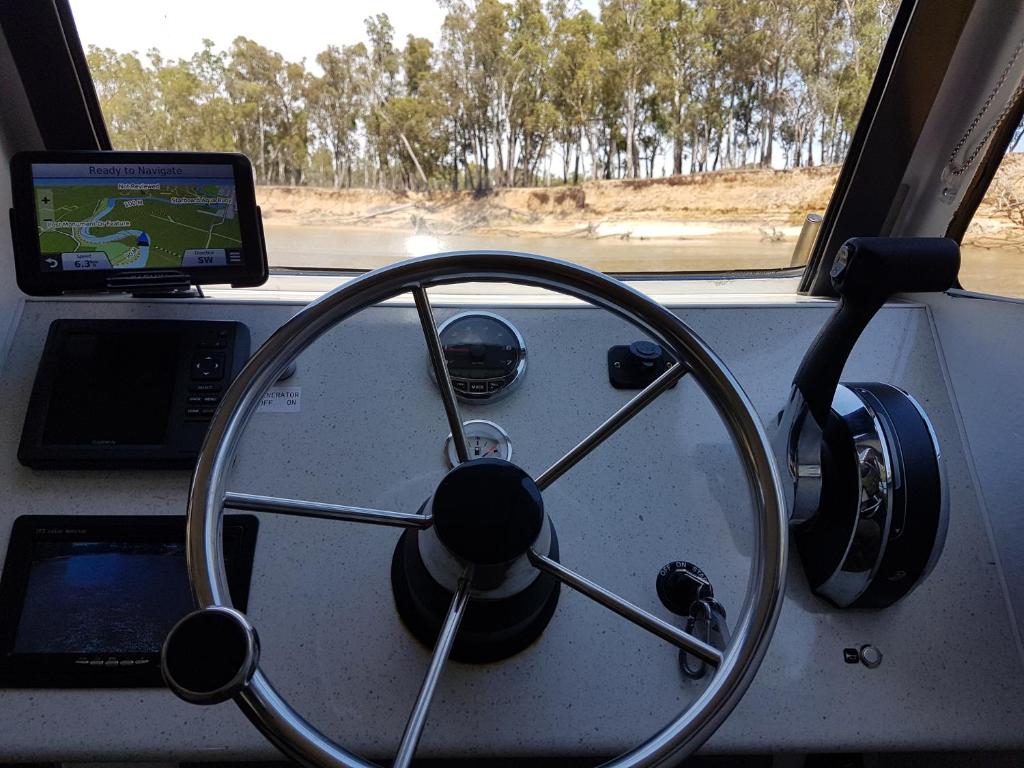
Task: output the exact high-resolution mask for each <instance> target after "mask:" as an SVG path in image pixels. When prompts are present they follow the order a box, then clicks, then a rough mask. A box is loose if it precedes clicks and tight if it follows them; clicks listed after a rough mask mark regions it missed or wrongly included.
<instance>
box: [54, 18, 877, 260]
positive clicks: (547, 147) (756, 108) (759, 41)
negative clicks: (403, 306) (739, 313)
mask: <svg viewBox="0 0 1024 768" xmlns="http://www.w3.org/2000/svg"><path fill="white" fill-rule="evenodd" d="M72 5H73V10H74V14H75V19H76V23H77V25H78V29H79V34H80V36H81V38H82V41H83V44H84V45H85V46H86V48H87V51H88V62H89V66H90V69H91V71H92V75H93V79H94V82H95V84H96V90H97V92H98V95H99V99H100V104H101V106H102V109H103V114H104V116H105V118H106V120H107V124H108V128H109V132H110V136H111V140H112V142H113V145H114V148H115V149H130V150H157V149H165V150H233V151H240V152H244V153H245V154H247V155H248V156H249V157H250V158H251V160H252V163H253V167H254V169H255V173H256V182H257V185H258V188H257V198H258V201H259V203H260V206H261V208H262V212H263V218H264V223H265V230H266V235H267V242H268V251H269V256H270V262H271V266H272V267H305V268H314V269H368V268H373V267H377V266H380V265H383V264H387V263H390V262H393V261H395V260H397V259H400V258H405V257H407V256H415V255H422V254H426V253H432V252H436V251H441V250H454V249H464V248H505V249H512V250H522V251H530V252H537V253H543V254H546V255H549V256H556V257H562V258H567V259H570V260H572V261H576V262H581V263H584V264H587V265H588V266H592V267H595V268H597V269H600V270H603V271H607V272H618V273H640V272H677V271H709V270H716V271H717V270H736V269H773V268H782V267H788V266H790V264H791V259H792V255H793V246H794V243H795V242H796V239H797V235H798V234H799V231H800V227H801V224H802V222H803V221H804V219H805V218H806V216H807V214H809V213H818V214H820V213H822V212H823V211H824V209H825V206H826V205H827V203H828V199H829V196H830V194H831V191H832V188H833V186H834V184H835V181H836V177H837V174H838V165H839V164H840V163H841V162H842V160H843V158H844V156H845V153H846V149H847V146H848V144H849V141H850V137H851V135H852V134H853V131H854V128H855V125H856V122H857V119H858V118H859V116H860V111H861V109H862V107H863V104H864V100H865V97H866V94H867V90H868V87H869V85H870V83H871V79H872V77H873V75H874V71H875V67H876V65H877V62H878V59H879V56H880V53H881V49H882V46H883V45H884V42H885V36H886V34H887V32H888V29H889V26H890V22H891V19H892V15H893V13H894V11H895V7H896V3H895V2H894V0H846V1H845V2H836V1H835V0H814V1H813V2H805V1H804V0H583V1H582V2H573V0H547V1H546V2H542V1H541V0H506V1H502V0H469V1H468V2H464V1H463V0H439V2H438V3H437V4H433V3H430V2H426V1H425V0H409V1H407V2H400V1H399V0H391V1H390V2H378V3H374V4H372V6H373V7H372V11H373V12H372V13H371V10H370V7H369V6H363V5H362V4H357V3H338V2H336V0H321V1H319V2H307V3H304V4H303V7H302V9H301V12H299V9H294V10H289V9H285V8H282V7H281V6H279V5H278V4H274V7H273V9H272V8H271V7H270V5H271V4H269V3H267V4H263V3H249V4H246V5H245V6H244V9H243V8H242V7H241V6H238V5H235V4H216V3H208V2H192V1H186V0H180V1H179V2H175V3H174V4H160V3H153V2H150V3H140V2H138V0H130V1H124V2H121V1H120V0H117V1H115V0H104V1H103V2H98V1H97V0H74V2H73V3H72Z"/></svg>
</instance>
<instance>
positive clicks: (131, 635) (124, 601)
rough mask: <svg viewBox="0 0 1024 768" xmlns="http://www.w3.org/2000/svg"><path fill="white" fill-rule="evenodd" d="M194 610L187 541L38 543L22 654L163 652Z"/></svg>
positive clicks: (21, 630) (20, 640) (18, 639)
mask: <svg viewBox="0 0 1024 768" xmlns="http://www.w3.org/2000/svg"><path fill="white" fill-rule="evenodd" d="M192 609H193V602H192V593H191V591H190V589H189V583H188V572H187V570H186V568H185V545H184V544H183V543H180V542H174V543H171V542H124V541H95V542H90V541H45V540H43V541H36V542H34V543H33V545H32V561H31V566H30V570H29V576H28V584H27V587H26V589H25V601H24V603H23V605H22V612H21V620H20V621H19V622H18V630H17V634H16V635H15V639H14V652H15V653H109V652H119V653H158V652H159V651H160V646H161V645H162V644H163V641H164V638H165V637H166V636H167V633H168V632H169V631H170V629H171V627H172V626H174V624H175V622H177V620H178V619H180V618H181V617H182V616H184V615H185V614H186V613H188V612H189V611H191V610H192Z"/></svg>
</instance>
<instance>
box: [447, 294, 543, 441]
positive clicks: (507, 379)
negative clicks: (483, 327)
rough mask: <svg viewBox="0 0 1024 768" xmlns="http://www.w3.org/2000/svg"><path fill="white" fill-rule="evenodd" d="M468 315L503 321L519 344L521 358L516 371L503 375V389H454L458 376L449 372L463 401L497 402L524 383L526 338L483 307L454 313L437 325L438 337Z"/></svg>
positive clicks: (453, 384) (490, 380) (503, 322)
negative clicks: (492, 390) (482, 308)
mask: <svg viewBox="0 0 1024 768" xmlns="http://www.w3.org/2000/svg"><path fill="white" fill-rule="evenodd" d="M466 317H487V318H490V319H491V320H496V321H497V322H499V323H502V324H503V325H504V326H505V327H506V328H508V330H509V331H511V333H512V335H513V336H514V337H515V339H516V343H517V344H519V360H518V362H517V363H516V369H515V372H514V373H511V374H508V375H506V376H503V377H501V378H502V380H503V381H504V383H503V385H502V387H501V389H498V390H496V391H494V392H473V393H470V392H461V391H459V390H458V389H454V386H455V378H456V377H453V376H452V375H451V374H450V373H449V374H448V376H449V378H450V379H452V387H453V389H454V391H455V396H456V397H457V398H458V399H459V400H460V401H462V402H464V403H475V404H480V403H493V402H496V401H498V400H501V399H502V398H503V397H507V396H508V395H510V394H511V393H512V391H513V390H515V389H516V387H518V386H519V385H520V384H521V383H522V381H523V376H524V374H525V373H526V357H527V351H526V340H525V339H524V338H523V334H521V333H520V332H519V329H518V328H516V327H515V326H514V325H513V324H512V323H510V322H509V321H508V320H506V319H505V318H504V317H502V316H501V315H499V314H496V313H494V312H487V311H485V310H481V309H471V310H467V311H465V312H458V313H456V314H454V315H452V316H451V317H449V318H447V319H446V320H445V321H444V322H442V323H441V324H440V325H438V326H437V336H438V338H441V336H442V335H443V334H444V332H445V330H446V329H447V328H448V326H450V325H451V324H452V323H454V322H455V321H456V320H462V319H463V318H466ZM443 346H444V345H443V342H442V348H443ZM446 362H447V361H446ZM430 370H431V377H433V367H432V366H431V369H430ZM460 380H462V381H467V380H466V379H460ZM496 380H497V379H479V381H484V382H492V381H496ZM435 383H436V381H435ZM479 421H482V419H479Z"/></svg>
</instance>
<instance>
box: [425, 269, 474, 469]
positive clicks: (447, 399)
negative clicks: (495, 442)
mask: <svg viewBox="0 0 1024 768" xmlns="http://www.w3.org/2000/svg"><path fill="white" fill-rule="evenodd" d="M412 297H413V300H414V301H415V302H416V314H417V315H419V318H420V326H421V327H422V329H423V340H424V341H425V342H426V343H427V352H428V354H429V357H430V365H431V368H432V369H433V371H434V381H435V382H436V383H437V391H438V392H440V393H441V401H442V402H443V403H444V413H445V416H446V417H447V418H448V427H449V429H451V431H452V435H454V440H455V453H456V455H457V456H458V457H459V461H460V462H461V461H466V460H467V459H468V458H469V452H468V450H467V448H466V436H465V435H464V434H463V433H462V416H461V415H460V414H459V405H458V403H456V402H455V397H456V395H455V389H454V388H453V387H452V378H451V376H449V375H448V363H447V362H446V361H445V358H444V348H443V347H442V346H441V334H440V332H439V331H438V330H437V326H436V325H435V324H434V312H433V310H432V309H431V308H430V297H429V296H427V289H426V288H424V287H423V286H422V285H416V286H413V289H412ZM442 379H444V381H442Z"/></svg>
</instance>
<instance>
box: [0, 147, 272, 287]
mask: <svg viewBox="0 0 1024 768" xmlns="http://www.w3.org/2000/svg"><path fill="white" fill-rule="evenodd" d="M11 184H12V188H13V200H14V208H13V209H12V211H11V230H12V235H13V238H14V250H15V264H16V271H17V276H18V285H19V287H20V288H21V289H22V290H23V291H24V292H25V293H27V294H29V295H32V296H46V295H54V294H60V293H65V292H69V291H131V292H142V291H149V292H152V291H160V290H161V289H165V290H175V289H179V290H180V289H182V288H187V287H188V286H190V285H203V284H210V283H226V284H230V285H233V286H239V287H242V286H254V285H260V284H262V283H263V282H265V281H266V279H267V274H268V270H267V256H266V247H265V244H264V240H263V231H262V223H261V220H260V211H259V208H258V206H257V205H256V196H255V190H254V188H253V175H252V166H251V165H250V163H249V160H248V158H246V157H245V156H244V155H241V154H233V153H227V152H223V153H221V152H21V153H18V154H16V155H15V156H14V157H13V158H12V160H11Z"/></svg>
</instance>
